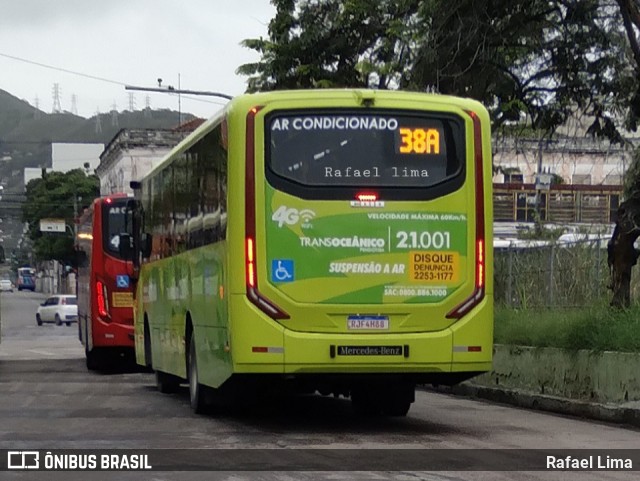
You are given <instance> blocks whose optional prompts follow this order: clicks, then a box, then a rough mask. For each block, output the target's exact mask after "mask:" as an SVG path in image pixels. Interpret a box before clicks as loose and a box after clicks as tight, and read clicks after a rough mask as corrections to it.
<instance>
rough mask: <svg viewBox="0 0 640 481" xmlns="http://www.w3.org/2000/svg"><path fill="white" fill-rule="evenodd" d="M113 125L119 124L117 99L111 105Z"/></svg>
mask: <svg viewBox="0 0 640 481" xmlns="http://www.w3.org/2000/svg"><path fill="white" fill-rule="evenodd" d="M111 125H112V126H114V127H117V126H118V106H117V105H116V101H115V100H114V101H113V105H112V106H111Z"/></svg>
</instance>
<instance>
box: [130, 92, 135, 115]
mask: <svg viewBox="0 0 640 481" xmlns="http://www.w3.org/2000/svg"><path fill="white" fill-rule="evenodd" d="M135 109H136V99H135V96H134V93H133V92H129V111H130V112H133V111H134V110H135Z"/></svg>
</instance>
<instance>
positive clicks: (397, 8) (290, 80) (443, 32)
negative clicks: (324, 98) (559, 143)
mask: <svg viewBox="0 0 640 481" xmlns="http://www.w3.org/2000/svg"><path fill="white" fill-rule="evenodd" d="M620 1H622V0H620ZM272 3H273V4H274V5H275V6H276V15H275V17H274V19H273V20H272V21H271V22H270V24H269V38H268V39H262V38H260V39H247V40H245V41H244V42H243V44H244V45H245V46H246V47H248V48H250V49H253V50H256V51H257V52H258V53H260V55H261V60H260V61H258V62H255V63H251V64H245V65H242V66H241V67H240V68H238V73H240V74H242V75H247V76H249V79H248V90H249V91H256V90H274V89H286V88H317V87H372V88H402V89H407V90H418V91H436V92H439V93H443V94H451V95H460V96H465V97H471V98H475V99H477V100H480V101H481V102H483V103H484V104H485V105H486V106H487V107H488V108H489V110H490V112H491V114H492V119H493V123H494V127H499V126H501V125H503V124H504V123H506V122H510V121H519V122H520V121H523V120H525V121H526V123H527V124H528V125H529V126H530V127H533V129H535V130H536V131H538V132H540V133H539V135H543V134H545V133H546V135H551V134H553V132H554V131H555V129H556V128H557V127H558V126H559V125H561V124H562V123H563V122H564V121H565V120H566V119H567V118H568V117H569V116H570V115H574V114H575V113H576V112H584V113H589V114H591V115H592V116H594V118H595V119H596V121H595V122H594V126H593V128H592V129H591V131H590V133H592V134H593V135H600V136H608V137H609V138H611V139H614V140H615V141H620V136H619V133H618V130H617V128H616V126H615V123H614V122H612V121H611V115H612V114H616V113H620V111H621V106H622V107H624V106H625V105H627V102H628V100H629V96H630V93H631V91H632V90H633V88H634V86H635V82H634V73H633V69H632V68H630V66H629V62H628V59H627V58H626V57H625V48H626V42H625V39H624V32H623V31H622V30H621V29H620V28H619V27H618V25H620V24H621V16H620V13H619V11H618V10H617V9H616V8H615V5H614V4H611V2H610V1H607V0H460V1H457V2H451V1H445V0H429V1H421V0H349V1H343V0H317V1H313V2H312V1H308V0H297V1H296V0H273V2H272ZM612 127H613V128H612Z"/></svg>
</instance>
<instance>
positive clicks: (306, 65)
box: [237, 0, 420, 92]
mask: <svg viewBox="0 0 640 481" xmlns="http://www.w3.org/2000/svg"><path fill="white" fill-rule="evenodd" d="M272 3H273V4H274V5H275V6H276V15H275V17H274V18H273V19H272V20H271V22H270V23H269V39H268V40H267V39H263V38H260V39H247V40H244V41H243V45H244V46H245V47H247V48H250V49H252V50H256V51H257V52H258V53H260V55H261V57H262V58H261V60H260V61H258V62H255V63H249V64H244V65H242V66H240V67H239V68H238V69H237V72H238V73H239V74H241V75H246V76H249V80H248V91H250V92H255V91H264V90H276V89H278V90H281V89H301V88H326V87H336V88H337V87H340V88H342V87H372V88H373V87H375V88H388V87H390V86H392V85H393V84H394V83H395V84H396V85H397V84H398V82H399V81H400V78H399V77H400V76H401V75H402V72H403V71H404V69H405V65H408V61H407V60H408V58H409V56H410V48H409V47H410V45H411V42H412V39H411V35H412V34H413V30H412V28H413V29H417V24H416V17H415V13H416V11H417V9H418V5H419V4H420V1H418V0H350V1H346V2H345V1H344V0H322V1H317V2H309V1H300V0H298V1H296V0H272ZM412 26H413V27H412Z"/></svg>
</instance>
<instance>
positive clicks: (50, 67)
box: [0, 52, 126, 85]
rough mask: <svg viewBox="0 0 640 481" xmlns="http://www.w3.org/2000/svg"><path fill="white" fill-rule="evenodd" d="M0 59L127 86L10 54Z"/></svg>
mask: <svg viewBox="0 0 640 481" xmlns="http://www.w3.org/2000/svg"><path fill="white" fill-rule="evenodd" d="M0 57H5V58H10V59H12V60H17V61H19V62H24V63H29V64H31V65H37V66H38V67H44V68H48V69H51V70H57V71H58V72H65V73H70V74H73V75H79V76H80V77H86V78H90V79H93V80H100V81H101V82H109V83H112V84H116V85H126V84H125V83H124V82H118V81H117V80H111V79H108V78H104V77H98V76H96V75H90V74H86V73H82V72H77V71H75V70H69V69H66V68H62V67H55V66H53V65H47V64H46V63H41V62H35V61H33V60H28V59H26V58H21V57H16V56H14V55H9V54H6V53H2V52H0Z"/></svg>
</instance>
